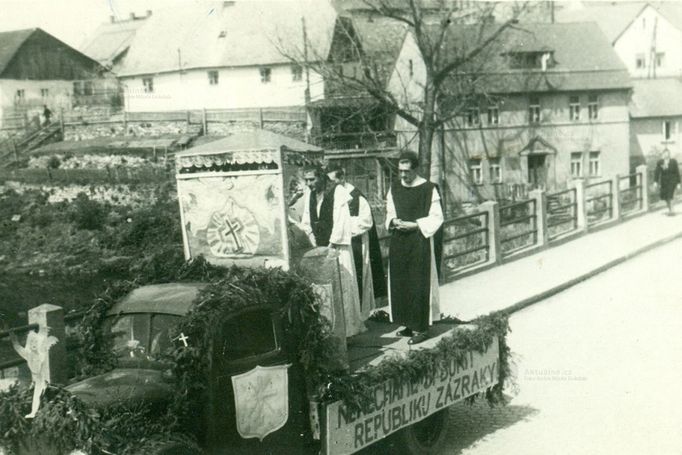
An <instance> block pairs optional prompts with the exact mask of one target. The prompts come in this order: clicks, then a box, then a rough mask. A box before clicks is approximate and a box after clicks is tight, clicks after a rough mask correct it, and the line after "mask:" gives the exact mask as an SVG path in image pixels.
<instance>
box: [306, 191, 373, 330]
mask: <svg viewBox="0 0 682 455" xmlns="http://www.w3.org/2000/svg"><path fill="white" fill-rule="evenodd" d="M333 197H334V204H333V214H332V226H331V233H330V235H329V241H328V245H318V242H317V241H316V239H315V234H314V232H313V227H312V223H311V211H312V210H313V208H312V207H311V204H310V200H311V197H310V190H306V192H305V194H304V196H303V198H304V201H305V203H304V206H303V216H302V219H301V227H302V228H303V230H304V232H306V233H307V234H308V236H309V238H310V241H311V243H312V244H313V245H316V246H328V247H329V248H330V249H334V250H336V251H337V252H338V254H339V266H340V269H341V292H342V294H343V311H344V315H345V317H344V320H345V323H346V337H350V336H353V335H357V334H358V333H361V332H364V331H366V330H367V327H365V324H364V322H363V318H362V315H361V313H360V294H359V291H358V283H357V279H356V278H355V262H354V261H353V251H352V250H351V239H352V224H351V217H350V211H349V210H348V202H350V200H351V196H350V194H349V193H348V191H346V190H345V189H344V188H343V187H342V186H340V185H336V186H335V187H334V196H333ZM315 199H316V206H317V207H315V210H316V215H317V216H316V217H315V218H316V219H317V217H318V216H322V204H323V202H324V192H323V191H319V192H318V193H317V195H316V198H315Z"/></svg>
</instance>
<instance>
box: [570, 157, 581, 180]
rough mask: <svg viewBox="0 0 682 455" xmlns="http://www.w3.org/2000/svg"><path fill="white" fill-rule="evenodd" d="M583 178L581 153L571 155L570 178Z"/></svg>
mask: <svg viewBox="0 0 682 455" xmlns="http://www.w3.org/2000/svg"><path fill="white" fill-rule="evenodd" d="M582 176H583V152H573V153H571V177H573V178H574V179H577V178H580V177H582Z"/></svg>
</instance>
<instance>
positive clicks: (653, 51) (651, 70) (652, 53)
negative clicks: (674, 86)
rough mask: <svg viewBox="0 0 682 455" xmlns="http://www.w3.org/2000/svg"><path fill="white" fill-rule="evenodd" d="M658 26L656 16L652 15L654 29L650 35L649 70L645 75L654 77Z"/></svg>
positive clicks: (650, 77)
mask: <svg viewBox="0 0 682 455" xmlns="http://www.w3.org/2000/svg"><path fill="white" fill-rule="evenodd" d="M657 28H658V16H656V17H654V29H653V32H652V35H651V48H650V50H649V71H648V74H647V77H648V78H649V79H656V64H657V63H658V62H657V61H656V29H657Z"/></svg>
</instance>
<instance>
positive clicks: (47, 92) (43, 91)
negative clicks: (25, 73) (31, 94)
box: [40, 88, 50, 98]
mask: <svg viewBox="0 0 682 455" xmlns="http://www.w3.org/2000/svg"><path fill="white" fill-rule="evenodd" d="M40 96H41V97H42V98H47V97H48V96H50V90H49V89H46V88H41V89H40Z"/></svg>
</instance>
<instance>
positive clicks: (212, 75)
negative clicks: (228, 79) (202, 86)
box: [208, 71, 220, 85]
mask: <svg viewBox="0 0 682 455" xmlns="http://www.w3.org/2000/svg"><path fill="white" fill-rule="evenodd" d="M218 74H219V73H218V71H209V72H208V84H209V85H218V81H219V80H220V79H219V77H220V76H219V75H218Z"/></svg>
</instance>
